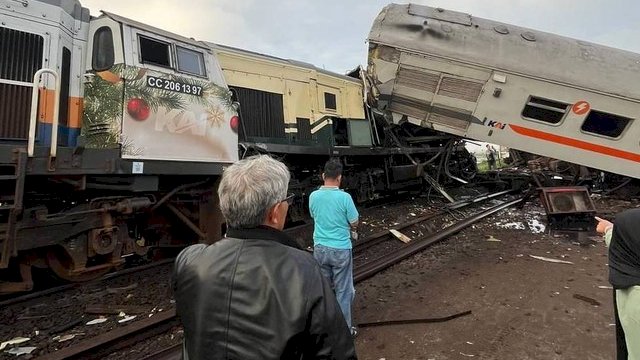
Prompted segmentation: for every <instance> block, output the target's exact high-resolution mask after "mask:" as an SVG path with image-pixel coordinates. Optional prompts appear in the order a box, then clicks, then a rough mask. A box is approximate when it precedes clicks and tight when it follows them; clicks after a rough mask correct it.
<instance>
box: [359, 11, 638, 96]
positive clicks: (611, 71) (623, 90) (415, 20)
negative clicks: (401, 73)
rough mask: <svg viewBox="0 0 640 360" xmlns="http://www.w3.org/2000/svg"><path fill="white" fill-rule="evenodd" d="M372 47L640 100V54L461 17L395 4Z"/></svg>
mask: <svg viewBox="0 0 640 360" xmlns="http://www.w3.org/2000/svg"><path fill="white" fill-rule="evenodd" d="M369 42H370V43H375V44H382V45H387V46H391V47H395V48H400V49H405V50H407V51H408V52H413V53H419V54H429V55H431V56H437V57H443V58H449V59H456V60H458V61H462V62H467V63H472V64H475V65H478V66H481V67H491V68H497V69H499V70H502V71H505V72H513V73H518V74H521V75H524V76H530V77H537V78H543V79H546V80H549V81H554V82H561V83H565V84H568V85H573V86H577V87H582V88H587V89H590V90H593V91H598V92H605V93H609V94H612V95H617V96H622V97H626V98H632V99H636V100H640V54H636V53H633V52H630V51H624V50H620V49H615V48H611V47H607V46H602V45H597V44H594V43H590V42H586V41H581V40H576V39H572V38H568V37H563V36H559V35H555V34H550V33H546V32H542V31H537V30H531V29H527V28H523V27H518V26H515V25H510V24H505V23H500V22H496V21H491V20H486V19H481V18H477V17H473V16H471V15H469V14H465V13H461V12H456V11H450V10H444V9H441V8H432V7H428V6H421V5H415V4H409V5H398V4H390V5H388V6H386V7H385V8H384V9H383V10H382V11H381V12H380V14H379V15H378V17H377V18H376V19H375V21H374V23H373V26H372V28H371V32H370V33H369Z"/></svg>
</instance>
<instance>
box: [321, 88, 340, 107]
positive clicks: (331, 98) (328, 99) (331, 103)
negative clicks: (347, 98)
mask: <svg viewBox="0 0 640 360" xmlns="http://www.w3.org/2000/svg"><path fill="white" fill-rule="evenodd" d="M324 107H325V109H327V110H338V107H337V106H336V95H335V94H332V93H328V92H325V93H324Z"/></svg>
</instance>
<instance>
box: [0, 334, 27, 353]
mask: <svg viewBox="0 0 640 360" xmlns="http://www.w3.org/2000/svg"><path fill="white" fill-rule="evenodd" d="M29 340H31V338H26V337H16V338H13V339H11V340H7V341H3V342H2V343H0V350H3V349H4V348H6V347H7V346H9V345H17V344H22V343H24V342H27V341H29Z"/></svg>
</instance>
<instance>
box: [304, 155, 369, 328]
mask: <svg viewBox="0 0 640 360" xmlns="http://www.w3.org/2000/svg"><path fill="white" fill-rule="evenodd" d="M322 179H323V181H324V185H323V186H321V187H320V188H319V189H317V190H315V191H313V192H312V193H311V195H310V196H309V212H310V213H311V217H312V218H313V221H314V229H313V256H314V257H315V258H316V260H317V261H318V263H319V264H320V269H321V270H322V273H323V274H324V276H325V277H326V278H327V279H328V280H329V282H330V283H331V285H332V286H333V288H334V289H335V293H336V298H337V299H338V303H339V304H340V309H342V313H343V314H344V318H345V320H346V321H347V325H349V329H351V334H352V335H353V336H354V337H355V336H356V334H357V329H356V328H355V326H353V325H352V318H351V305H352V303H353V299H354V297H355V288H354V287H353V254H352V248H353V246H352V244H351V240H352V238H353V240H357V231H356V229H357V226H358V217H359V214H358V210H357V209H356V206H355V204H354V203H353V199H352V198H351V195H349V194H348V193H346V192H345V191H343V190H341V189H340V183H341V182H342V164H341V163H340V162H339V161H338V160H336V159H331V160H329V161H327V163H326V164H325V166H324V172H323V173H322Z"/></svg>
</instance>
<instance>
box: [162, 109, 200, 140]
mask: <svg viewBox="0 0 640 360" xmlns="http://www.w3.org/2000/svg"><path fill="white" fill-rule="evenodd" d="M207 125H208V122H207V114H200V116H196V114H195V113H194V112H192V111H185V112H182V113H178V114H177V115H170V114H165V115H164V116H158V117H157V118H156V127H155V129H156V131H166V132H170V133H172V134H191V135H196V136H206V135H207Z"/></svg>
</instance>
